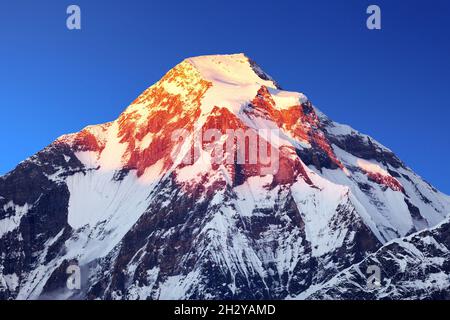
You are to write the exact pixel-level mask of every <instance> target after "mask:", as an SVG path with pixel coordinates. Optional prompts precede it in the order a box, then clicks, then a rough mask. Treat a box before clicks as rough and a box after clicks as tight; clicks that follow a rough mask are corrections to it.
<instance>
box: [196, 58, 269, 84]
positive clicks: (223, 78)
mask: <svg viewBox="0 0 450 320" xmlns="http://www.w3.org/2000/svg"><path fill="white" fill-rule="evenodd" d="M187 61H189V62H190V63H192V65H194V67H195V68H196V69H197V70H198V71H199V72H200V74H201V75H202V76H203V78H204V79H205V80H208V81H211V82H213V83H222V84H229V85H232V86H234V87H237V86H239V87H240V86H246V85H249V84H259V87H261V85H265V86H267V87H270V88H274V89H276V86H275V84H274V83H273V81H270V80H263V79H261V78H260V77H259V76H258V75H257V74H256V73H255V71H254V70H253V68H252V67H251V65H250V62H249V59H248V58H247V57H246V56H245V55H244V54H242V53H240V54H231V55H209V56H200V57H194V58H189V59H187Z"/></svg>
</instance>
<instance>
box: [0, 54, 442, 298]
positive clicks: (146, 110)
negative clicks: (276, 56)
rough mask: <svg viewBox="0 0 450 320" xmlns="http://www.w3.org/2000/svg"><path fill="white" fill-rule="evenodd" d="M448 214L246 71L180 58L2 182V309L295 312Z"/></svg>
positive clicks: (385, 162) (364, 148)
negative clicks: (250, 305)
mask: <svg viewBox="0 0 450 320" xmlns="http://www.w3.org/2000/svg"><path fill="white" fill-rule="evenodd" d="M239 134H243V135H244V136H245V135H247V138H248V144H246V143H245V142H244V147H243V148H240V147H239V144H238V143H235V141H236V140H237V139H238V138H239ZM208 135H210V136H208ZM205 136H207V139H205ZM199 137H203V138H204V139H203V140H202V141H201V140H199ZM252 137H253V138H255V139H258V140H257V141H258V142H257V143H255V144H253V145H252V142H251V141H253V140H252ZM205 140H207V141H205ZM244 141H246V140H244ZM207 142H208V143H207ZM252 146H253V147H255V148H256V149H251V147H252ZM244 151H245V152H244ZM264 154H266V157H263V155H264ZM253 157H254V158H255V159H253ZM252 159H253V160H256V161H253V160H252ZM449 212H450V199H449V198H448V197H447V196H445V195H443V194H442V193H440V192H438V191H437V190H436V189H434V188H433V187H432V186H430V185H429V184H428V183H426V182H425V181H423V180H422V179H421V178H420V177H418V176H417V175H416V174H414V172H412V170H411V169H409V168H408V167H406V166H405V165H404V164H403V163H402V162H401V161H400V160H399V159H398V158H397V157H396V156H395V155H394V154H393V153H392V152H391V151H390V150H388V149H387V148H385V147H383V146H382V145H380V144H379V143H378V142H376V141H375V140H373V139H371V138H370V137H368V136H366V135H363V134H360V133H358V132H357V131H355V130H353V129H351V128H350V127H348V126H345V125H340V124H337V123H335V122H333V121H332V120H330V119H329V118H327V117H326V116H325V115H323V114H322V113H321V112H320V111H318V110H317V109H316V108H315V107H313V105H312V104H311V102H310V101H309V100H308V99H307V98H306V97H305V96H304V95H303V94H300V93H295V92H288V91H283V90H281V89H280V87H279V85H278V84H277V83H276V82H275V81H274V80H273V79H272V78H271V77H270V76H268V75H267V74H266V73H264V71H262V69H261V68H260V67H258V66H257V65H256V64H255V63H254V62H253V61H251V60H250V59H248V58H247V57H246V56H244V55H242V54H238V55H222V56H203V57H196V58H190V59H186V60H184V61H183V62H182V63H180V64H178V65H177V66H176V67H174V68H173V69H172V70H170V71H169V72H168V73H167V74H166V75H165V76H164V77H163V78H162V79H161V80H160V81H158V82H157V83H156V84H155V85H153V86H151V87H150V88H149V89H147V90H146V91H145V92H143V93H142V94H141V95H140V96H139V97H138V98H137V99H136V100H135V101H134V102H133V103H132V104H131V105H130V106H129V107H128V108H127V109H126V110H125V111H124V112H123V113H122V114H121V115H120V116H119V118H118V119H117V120H115V121H113V122H110V123H106V124H102V125H96V126H90V127H87V128H85V129H84V130H82V131H81V132H78V133H75V134H70V135H65V136H63V137H61V138H59V139H57V140H56V141H55V142H54V143H52V144H51V145H50V146H49V147H47V148H45V149H44V150H42V151H41V152H39V153H38V154H36V155H35V156H33V157H31V158H29V159H27V160H26V161H24V162H22V163H21V164H20V165H19V166H18V167H17V168H16V169H15V170H13V171H12V172H10V173H9V174H7V175H5V176H3V177H1V178H0V298H4V299H6V298H13V299H14V298H16V299H37V298H39V297H51V298H69V297H71V296H72V297H73V298H74V297H77V298H89V299H93V298H105V299H135V298H140V299H147V298H150V299H169V298H170V299H183V298H186V299H194V298H205V299H219V298H239V299H248V298H256V299H260V298H276V299H282V298H286V297H295V296H298V295H300V294H301V293H302V292H305V291H306V290H308V288H312V286H316V285H319V284H322V283H325V282H326V281H328V280H330V279H331V278H332V277H333V276H334V275H336V274H337V273H338V272H339V271H341V270H344V269H345V268H348V267H350V266H352V265H354V264H356V263H358V262H360V261H361V260H362V259H364V257H365V256H366V255H367V254H369V253H371V252H375V251H376V250H377V249H379V248H380V247H381V246H383V245H384V244H385V243H386V242H388V241H391V240H393V239H396V238H399V237H403V236H406V235H408V234H411V233H413V232H416V231H419V230H423V229H425V228H430V227H432V226H435V225H437V224H438V223H440V222H441V221H442V220H443V219H444V218H445V216H446V215H447V214H448V213H449ZM71 264H77V265H79V266H80V267H81V270H82V279H83V287H82V290H81V291H77V292H75V293H74V292H71V291H69V290H67V289H66V287H65V282H66V279H67V275H66V269H67V267H68V266H69V265H71Z"/></svg>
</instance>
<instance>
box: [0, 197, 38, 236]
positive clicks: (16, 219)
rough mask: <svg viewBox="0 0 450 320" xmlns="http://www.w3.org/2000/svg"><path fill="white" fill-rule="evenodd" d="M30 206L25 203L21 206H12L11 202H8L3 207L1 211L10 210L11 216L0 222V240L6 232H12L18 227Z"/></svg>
mask: <svg viewBox="0 0 450 320" xmlns="http://www.w3.org/2000/svg"><path fill="white" fill-rule="evenodd" d="M31 208H32V205H30V204H28V203H26V204H25V205H23V206H19V205H16V204H14V202H13V201H10V202H8V203H7V204H6V205H4V206H3V211H5V212H6V211H8V210H12V211H13V212H14V214H13V215H11V216H9V217H7V218H4V219H1V220H0V239H1V238H2V237H3V236H4V235H5V234H7V233H8V232H12V231H14V230H15V229H16V228H18V227H19V225H20V221H21V220H22V217H23V216H24V215H26V214H27V213H28V211H29V210H30V209H31Z"/></svg>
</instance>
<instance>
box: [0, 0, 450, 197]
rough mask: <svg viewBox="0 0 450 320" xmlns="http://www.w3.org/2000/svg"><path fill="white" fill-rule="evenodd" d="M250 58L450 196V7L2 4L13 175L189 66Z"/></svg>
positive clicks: (2, 168) (394, 3)
mask: <svg viewBox="0 0 450 320" xmlns="http://www.w3.org/2000/svg"><path fill="white" fill-rule="evenodd" d="M70 4H77V5H79V6H80V7H81V13H82V30H81V31H69V30H68V29H67V28H66V17H67V15H66V8H67V6H68V5H70ZM370 4H377V5H379V6H380V7H381V13H382V30H380V31H370V30H368V29H367V28H366V18H367V16H368V15H367V14H366V8H367V6H368V5H370ZM238 52H244V53H246V54H247V55H248V56H249V57H251V58H252V59H254V60H255V61H256V62H257V63H258V64H259V65H260V66H261V67H262V68H263V69H264V70H265V71H266V72H267V73H269V74H271V75H272V76H273V77H274V78H275V79H276V80H277V81H278V82H279V83H280V84H281V86H282V87H283V88H285V89H287V90H292V91H301V92H304V93H305V94H306V95H307V96H308V97H309V98H310V99H311V100H312V101H313V103H314V104H315V105H316V106H317V107H318V108H319V109H321V110H322V111H323V112H324V113H326V114H327V115H328V116H330V117H331V118H332V119H334V120H336V121H338V122H342V123H346V124H349V125H351V126H352V127H354V128H355V129H358V130H360V131H362V132H364V133H366V134H369V135H371V136H372V137H374V138H375V139H377V140H378V141H380V142H381V143H383V144H384V145H386V146H387V147H389V148H391V149H392V150H393V151H394V152H395V153H396V154H398V156H399V157H400V158H401V159H402V160H404V161H405V162H406V163H407V164H408V165H409V166H410V167H412V168H413V169H414V170H415V171H416V172H417V173H418V174H420V175H421V176H422V177H424V178H425V179H426V180H428V181H429V182H431V183H432V184H433V185H435V186H436V187H438V188H439V189H440V190H442V191H444V192H446V193H447V194H450V165H449V159H450V148H449V144H450V129H449V127H450V126H449V122H450V121H449V120H450V1H448V0H432V1H430V0H427V1H425V0H423V1H422V0H421V1H419V0H417V1H404V0H388V1H385V0H371V1H365V0H341V1H336V0H329V1H325V0H314V1H313V0H308V1H302V0H295V1H287V0H278V1H264V0H259V1H249V0H247V1H246V0H227V1H224V0H208V1H203V0H201V1H198V0H190V1H189V0H183V1H173V0H164V1H152V0H148V1H144V0H142V1H138V0H127V1H119V0H117V1H112V0H109V1H105V0H95V1H92V0H87V1H85V0H71V1H64V0H54V1H47V0H39V1H36V0H28V1H25V0H15V1H5V0H1V1H0V108H1V120H2V121H1V125H0V136H1V137H2V138H1V139H0V150H1V152H0V174H3V173H5V172H7V171H9V170H11V169H12V168H14V166H15V165H16V164H18V163H19V162H20V161H22V160H24V159H25V158H27V157H28V156H30V155H32V154H34V153H35V152H37V151H39V150H40V149H42V148H43V147H45V146H46V145H48V144H49V143H51V142H52V141H53V140H54V139H56V138H57V137H58V136H60V135H61V134H64V133H69V132H76V131H79V130H80V129H82V128H83V127H84V126H86V125H89V124H96V123H103V122H107V121H111V120H114V119H115V118H116V117H117V116H118V115H119V113H120V112H121V111H122V110H123V109H124V108H125V107H126V106H127V105H128V104H129V103H130V102H131V101H133V100H134V98H136V97H137V96H138V95H139V94H140V93H141V92H142V91H143V90H144V89H146V88H147V87H148V86H150V85H151V84H153V83H154V82H156V81H157V80H158V79H159V78H160V77H161V76H162V75H163V74H164V73H165V72H166V71H168V70H169V69H170V68H171V67H173V66H174V65H176V64H177V63H178V62H180V61H181V60H183V59H184V58H186V57H189V56H196V55H202V54H218V53H238Z"/></svg>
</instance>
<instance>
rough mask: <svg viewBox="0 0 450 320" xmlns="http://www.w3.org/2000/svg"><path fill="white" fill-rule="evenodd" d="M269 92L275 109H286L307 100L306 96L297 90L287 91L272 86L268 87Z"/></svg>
mask: <svg viewBox="0 0 450 320" xmlns="http://www.w3.org/2000/svg"><path fill="white" fill-rule="evenodd" d="M269 92H270V94H271V96H272V99H273V101H274V102H275V106H276V108H277V109H287V108H289V107H293V106H298V105H301V104H303V103H305V102H307V101H308V98H307V97H306V96H305V95H304V94H302V93H299V92H289V91H284V90H278V89H272V88H269Z"/></svg>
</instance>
